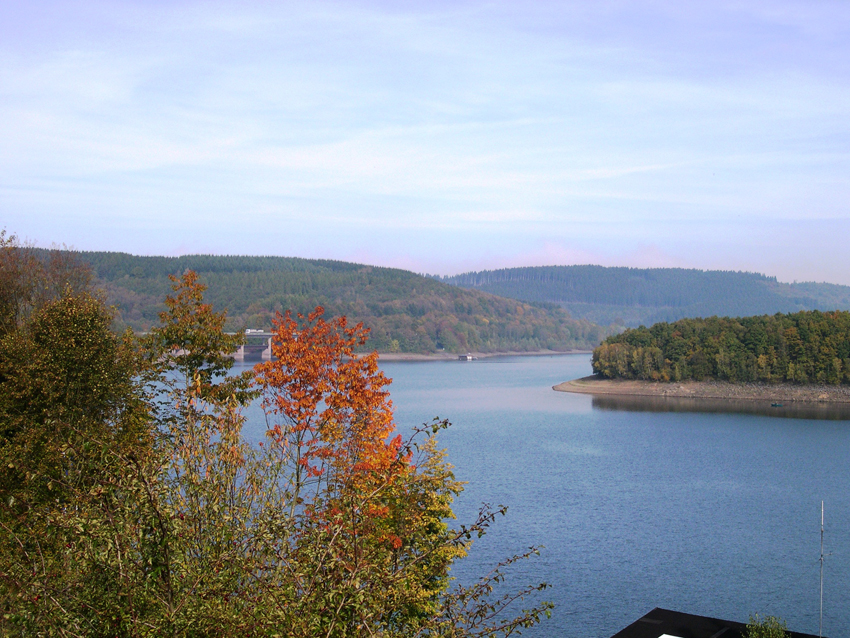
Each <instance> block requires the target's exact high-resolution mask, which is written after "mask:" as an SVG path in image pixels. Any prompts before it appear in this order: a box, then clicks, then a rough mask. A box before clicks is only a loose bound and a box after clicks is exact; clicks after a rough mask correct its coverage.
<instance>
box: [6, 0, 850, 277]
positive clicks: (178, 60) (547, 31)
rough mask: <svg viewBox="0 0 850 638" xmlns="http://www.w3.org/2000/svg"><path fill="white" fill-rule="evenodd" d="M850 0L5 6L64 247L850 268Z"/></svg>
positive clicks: (20, 202) (115, 1)
mask: <svg viewBox="0 0 850 638" xmlns="http://www.w3.org/2000/svg"><path fill="white" fill-rule="evenodd" d="M848 115H850V3H848V2H846V1H843V0H842V1H840V2H819V1H818V0H805V1H801V2H785V1H783V0H770V1H768V0H765V1H763V2H747V1H746V0H743V1H739V2H724V1H723V0H717V1H711V2H693V3H682V2H678V1H676V2H674V1H656V2H653V1H647V2H617V1H605V0H596V1H594V2H586V1H583V2H546V1H543V0H541V1H536V2H522V3H521V2H498V1H497V2H465V1H464V0H452V1H447V2H429V1H427V0H419V1H418V2H405V1H404V0H401V1H394V2H380V1H373V2H357V1H355V0H351V1H347V2H339V3H336V2H321V1H311V2H281V1H278V2H268V3H264V2H260V1H254V2H235V1H232V2H226V3H216V2H212V1H208V2H182V1H174V2H166V1H164V0H161V1H149V2H142V1H139V2H122V1H120V0H110V1H109V2H98V1H97V0H86V1H85V2H78V3H77V2H37V1H35V2H33V1H27V2H18V1H16V0H6V1H5V2H3V3H0V228H5V229H6V230H7V231H8V232H10V233H15V234H17V235H18V236H19V237H20V238H22V239H25V240H27V241H29V242H32V243H34V244H36V245H40V246H50V245H67V246H70V247H73V248H76V249H79V250H111V251H125V252H130V253H134V254H159V255H180V254H190V253H214V254H262V255H285V256H298V257H308V258H326V259H342V260H348V261H358V262H363V263H369V264H375V265H385V266H397V267H401V268H407V269H410V270H414V271H416V272H427V273H435V274H454V273H458V272H463V271H468V270H481V269H492V268H499V267H509V266H534V265H552V264H587V263H594V264H602V265H607V266H614V265H616V266H633V267H662V266H664V267H666V266H675V267H687V268H703V269H722V270H749V271H757V272H763V273H766V274H768V275H775V276H777V277H778V278H779V280H780V281H812V280H814V281H827V282H832V283H840V284H850V249H849V248H848V240H850V210H848V206H850V117H848Z"/></svg>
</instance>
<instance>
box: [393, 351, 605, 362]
mask: <svg viewBox="0 0 850 638" xmlns="http://www.w3.org/2000/svg"><path fill="white" fill-rule="evenodd" d="M469 354H471V355H472V356H473V357H475V358H476V359H489V358H492V357H547V356H556V355H557V356H560V355H568V354H593V350H567V351H560V350H533V351H531V352H471V353H469ZM460 356H462V355H460V354H457V353H454V354H453V353H450V352H434V353H431V354H420V353H416V352H379V353H378V360H379V361H392V362H396V361H459V359H458V357H460Z"/></svg>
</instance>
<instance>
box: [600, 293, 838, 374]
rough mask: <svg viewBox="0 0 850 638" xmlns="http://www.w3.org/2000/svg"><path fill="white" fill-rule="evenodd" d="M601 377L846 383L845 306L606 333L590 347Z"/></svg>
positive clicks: (675, 323) (687, 320)
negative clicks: (600, 343)
mask: <svg viewBox="0 0 850 638" xmlns="http://www.w3.org/2000/svg"><path fill="white" fill-rule="evenodd" d="M593 371H594V372H595V373H597V374H600V375H602V376H604V377H607V378H619V379H645V380H652V381H685V380H697V381H701V380H704V379H716V380H722V381H732V382H749V381H759V382H791V383H829V384H836V385H837V384H841V383H850V312H846V311H835V312H820V311H817V310H814V311H804V312H797V313H793V314H775V315H762V316H758V317H743V318H737V319H733V318H729V317H711V318H708V319H682V320H680V321H676V322H674V323H657V324H655V325H653V326H651V327H649V328H646V327H644V326H641V327H640V328H637V329H632V330H626V331H625V332H623V333H622V334H619V335H615V336H610V337H608V338H606V339H605V341H604V342H603V343H602V345H600V346H599V347H598V348H596V349H595V350H594V352H593Z"/></svg>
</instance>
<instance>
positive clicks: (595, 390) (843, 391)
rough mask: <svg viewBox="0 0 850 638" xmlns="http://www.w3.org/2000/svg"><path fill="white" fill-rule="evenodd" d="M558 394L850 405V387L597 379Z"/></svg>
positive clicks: (563, 386) (566, 385)
mask: <svg viewBox="0 0 850 638" xmlns="http://www.w3.org/2000/svg"><path fill="white" fill-rule="evenodd" d="M552 389H553V390H556V391H558V392H575V393H579V394H597V395H615V396H644V397H671V398H688V399H734V400H739V401H740V400H743V401H771V402H777V403H850V386H834V385H792V384H789V383H782V384H765V383H729V382H725V381H687V382H682V383H676V382H660V381H636V380H631V379H628V380H621V379H600V378H598V377H596V376H590V377H584V378H582V379H573V380H572V381H564V382H563V383H559V384H558V385H555V386H552Z"/></svg>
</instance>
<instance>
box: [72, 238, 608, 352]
mask: <svg viewBox="0 0 850 638" xmlns="http://www.w3.org/2000/svg"><path fill="white" fill-rule="evenodd" d="M77 254H78V255H79V257H80V258H81V259H82V260H84V261H86V262H88V263H89V264H91V266H92V269H93V270H94V273H95V275H96V277H97V278H98V279H99V281H100V284H101V286H103V288H104V289H105V290H106V291H107V294H108V301H109V303H111V304H114V305H115V306H117V308H118V310H119V313H120V315H119V317H118V320H119V323H123V324H125V325H127V326H130V327H132V328H133V329H135V330H147V329H148V328H149V327H150V326H151V325H152V324H154V323H156V322H157V321H158V313H159V312H160V311H161V310H162V309H163V308H164V307H163V305H162V300H163V298H164V297H165V295H166V294H167V293H168V292H170V287H169V286H170V284H169V281H168V275H169V274H179V273H182V272H183V271H185V270H186V269H192V270H195V271H197V272H198V274H199V275H200V277H201V280H202V281H203V282H204V283H205V284H207V285H208V289H207V295H206V299H207V300H208V301H210V302H211V303H212V304H213V305H214V306H215V307H216V308H219V309H223V308H226V309H227V310H228V317H229V319H228V326H227V327H228V329H232V330H236V329H242V328H270V327H271V322H272V318H273V317H274V313H275V311H281V312H283V311H285V310H288V309H291V310H294V311H296V312H301V313H305V314H306V313H307V312H310V311H312V310H313V309H314V308H315V307H316V306H317V305H322V306H324V307H325V309H326V311H327V312H328V314H330V315H340V314H344V315H346V316H348V317H349V319H351V320H353V321H362V322H363V323H364V324H365V325H366V326H368V327H369V328H371V330H372V333H371V341H370V344H369V346H370V347H371V348H376V349H378V350H379V351H382V352H395V351H397V352H435V351H438V350H441V349H444V350H446V351H449V352H467V351H473V352H506V351H518V352H527V351H534V350H541V349H551V350H559V351H563V350H569V349H572V348H593V347H595V346H596V345H598V344H599V342H600V341H601V340H602V338H603V337H604V336H605V335H606V334H607V332H606V331H604V330H603V329H602V328H600V327H599V326H596V325H594V324H592V323H590V322H588V321H583V320H582V321H577V320H573V319H571V318H570V316H569V314H568V313H567V312H566V311H564V310H563V309H562V308H560V307H558V306H557V305H552V304H549V305H548V306H546V305H540V304H532V303H518V302H517V301H516V300H512V299H504V298H501V297H496V296H493V295H491V294H488V293H485V292H481V291H477V290H476V291H467V290H464V289H461V288H458V287H456V286H449V285H447V284H443V283H440V282H439V281H435V280H434V279H431V278H427V277H422V276H420V275H416V274H414V273H412V272H408V271H405V270H398V269H394V268H377V267H372V266H364V265H361V264H353V263H347V262H341V261H325V260H313V259H296V258H285V257H230V256H211V255H187V256H183V257H137V256H133V255H128V254H125V253H108V252H80V253H77Z"/></svg>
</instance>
